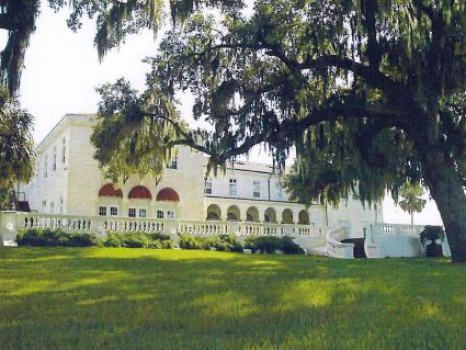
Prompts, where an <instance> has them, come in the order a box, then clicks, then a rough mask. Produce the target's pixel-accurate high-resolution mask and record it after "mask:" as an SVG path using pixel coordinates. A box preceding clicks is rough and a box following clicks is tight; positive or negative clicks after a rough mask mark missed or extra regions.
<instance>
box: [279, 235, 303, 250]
mask: <svg viewBox="0 0 466 350" xmlns="http://www.w3.org/2000/svg"><path fill="white" fill-rule="evenodd" d="M281 249H282V251H283V254H304V249H303V248H301V247H300V246H299V245H297V244H296V243H295V242H293V238H292V237H287V236H285V237H282V248H281Z"/></svg>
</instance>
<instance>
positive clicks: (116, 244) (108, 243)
mask: <svg viewBox="0 0 466 350" xmlns="http://www.w3.org/2000/svg"><path fill="white" fill-rule="evenodd" d="M104 246H105V247H111V248H120V247H121V240H120V237H119V235H115V234H112V235H108V237H107V239H106V240H105V241H104Z"/></svg>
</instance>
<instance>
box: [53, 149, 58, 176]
mask: <svg viewBox="0 0 466 350" xmlns="http://www.w3.org/2000/svg"><path fill="white" fill-rule="evenodd" d="M52 169H53V171H56V170H57V146H53V163H52Z"/></svg>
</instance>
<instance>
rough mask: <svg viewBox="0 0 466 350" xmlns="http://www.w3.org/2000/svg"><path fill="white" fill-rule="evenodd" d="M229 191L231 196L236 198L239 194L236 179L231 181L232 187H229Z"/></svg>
mask: <svg viewBox="0 0 466 350" xmlns="http://www.w3.org/2000/svg"><path fill="white" fill-rule="evenodd" d="M228 191H229V194H230V196H236V195H237V194H238V188H237V183H236V179H230V185H229V187H228Z"/></svg>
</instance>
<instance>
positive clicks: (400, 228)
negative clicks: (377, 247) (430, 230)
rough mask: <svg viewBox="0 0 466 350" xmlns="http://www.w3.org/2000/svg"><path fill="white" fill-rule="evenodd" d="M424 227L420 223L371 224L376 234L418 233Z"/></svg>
mask: <svg viewBox="0 0 466 350" xmlns="http://www.w3.org/2000/svg"><path fill="white" fill-rule="evenodd" d="M423 229H424V226H422V225H406V224H379V225H375V226H373V233H374V234H376V235H392V236H393V235H419V234H420V233H421V231H422V230H423Z"/></svg>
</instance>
